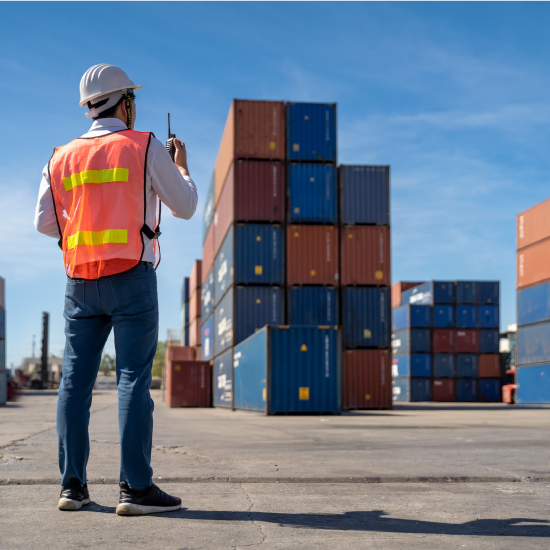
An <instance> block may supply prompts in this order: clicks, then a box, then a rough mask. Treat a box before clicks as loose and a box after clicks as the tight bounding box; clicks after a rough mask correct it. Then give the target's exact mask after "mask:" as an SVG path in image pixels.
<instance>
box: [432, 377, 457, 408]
mask: <svg viewBox="0 0 550 550" xmlns="http://www.w3.org/2000/svg"><path fill="white" fill-rule="evenodd" d="M432 400H433V401H439V402H442V403H446V402H452V401H456V385H455V381H454V379H452V378H434V381H433V391H432Z"/></svg>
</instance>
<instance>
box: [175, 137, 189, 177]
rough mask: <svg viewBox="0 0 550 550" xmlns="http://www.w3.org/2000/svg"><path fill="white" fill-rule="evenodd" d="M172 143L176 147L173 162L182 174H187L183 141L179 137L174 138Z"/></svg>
mask: <svg viewBox="0 0 550 550" xmlns="http://www.w3.org/2000/svg"><path fill="white" fill-rule="evenodd" d="M174 145H175V147H176V153H175V154H174V162H175V164H176V166H177V167H178V168H179V169H180V172H181V173H182V174H183V175H184V176H189V169H188V168H187V151H186V150H185V143H183V141H180V140H179V139H174Z"/></svg>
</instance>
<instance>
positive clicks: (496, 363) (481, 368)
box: [477, 353, 501, 378]
mask: <svg viewBox="0 0 550 550" xmlns="http://www.w3.org/2000/svg"><path fill="white" fill-rule="evenodd" d="M477 375H478V377H479V378H500V376H501V372H500V354H499V353H490V354H489V353H487V354H482V355H480V356H478V358H477Z"/></svg>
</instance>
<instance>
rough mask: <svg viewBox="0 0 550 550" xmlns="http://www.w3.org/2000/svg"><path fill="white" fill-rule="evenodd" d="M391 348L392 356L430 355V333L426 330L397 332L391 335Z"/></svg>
mask: <svg viewBox="0 0 550 550" xmlns="http://www.w3.org/2000/svg"><path fill="white" fill-rule="evenodd" d="M391 347H392V351H393V354H394V355H400V354H404V353H430V351H431V348H432V344H431V332H430V329H427V328H411V329H405V330H398V331H396V332H394V333H393V334H392V335H391Z"/></svg>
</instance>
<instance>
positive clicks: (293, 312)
mask: <svg viewBox="0 0 550 550" xmlns="http://www.w3.org/2000/svg"><path fill="white" fill-rule="evenodd" d="M338 311H339V308H338V291H337V290H336V289H335V288H334V287H331V286H295V287H291V288H289V289H288V304H287V312H288V324H289V325H315V326H317V325H338V324H340V322H339V316H338Z"/></svg>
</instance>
